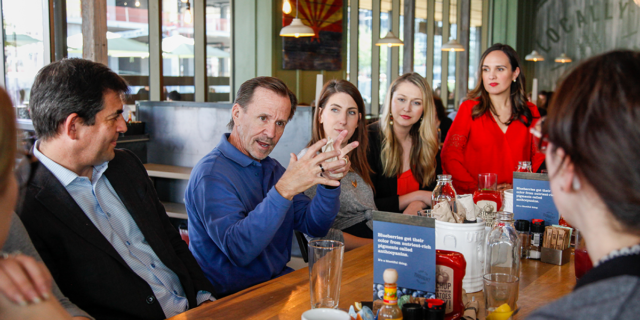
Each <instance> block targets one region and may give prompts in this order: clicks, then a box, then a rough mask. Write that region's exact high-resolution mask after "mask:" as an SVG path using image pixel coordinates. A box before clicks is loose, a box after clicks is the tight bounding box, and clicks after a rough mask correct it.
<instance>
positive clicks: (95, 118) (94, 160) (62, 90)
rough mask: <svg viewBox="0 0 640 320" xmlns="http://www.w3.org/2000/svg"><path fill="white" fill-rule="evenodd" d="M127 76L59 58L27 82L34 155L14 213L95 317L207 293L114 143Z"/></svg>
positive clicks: (157, 315) (121, 315)
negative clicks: (30, 176)
mask: <svg viewBox="0 0 640 320" xmlns="http://www.w3.org/2000/svg"><path fill="white" fill-rule="evenodd" d="M127 90H128V86H127V83H126V82H125V81H124V79H122V78H121V77H120V76H118V75H117V74H115V73H114V72H113V71H111V70H110V69H109V68H107V67H106V66H104V65H102V64H99V63H95V62H91V61H88V60H82V59H65V60H62V61H58V62H54V63H52V64H50V65H48V66H45V67H44V68H43V69H42V70H40V72H39V73H38V75H37V76H36V79H35V82H34V84H33V87H32V89H31V93H32V94H31V100H30V110H31V115H32V119H33V125H34V127H35V130H36V134H37V136H38V141H37V142H36V144H35V146H34V150H33V153H34V155H35V156H36V157H37V158H38V159H39V160H40V164H39V165H38V167H37V168H36V173H35V175H34V178H33V179H32V182H31V183H30V184H29V185H28V186H27V188H26V190H25V196H24V197H25V198H24V205H23V207H22V209H21V210H20V212H18V214H19V215H20V218H21V219H22V221H23V222H24V225H25V227H26V228H27V230H28V232H29V235H30V236H31V239H32V240H33V243H34V245H35V246H36V248H37V249H38V251H39V253H40V255H41V256H42V259H43V260H44V262H45V263H46V265H47V267H48V268H49V270H50V271H51V273H52V275H53V277H54V278H55V280H56V282H57V283H58V285H59V286H60V289H61V290H62V292H63V293H64V294H65V295H67V296H68V297H69V298H70V299H71V301H73V302H74V303H76V304H77V305H78V306H79V307H81V308H82V309H84V310H85V311H87V312H89V314H91V315H92V316H94V317H96V319H98V320H101V319H164V318H168V317H171V316H174V315H176V314H178V313H181V312H183V311H186V310H187V309H189V308H193V307H196V306H197V305H199V304H202V303H203V302H205V301H210V300H213V299H215V298H214V297H213V296H212V294H213V293H214V292H213V290H214V289H213V287H212V286H211V283H210V282H209V281H208V280H207V279H206V277H205V276H204V274H203V272H202V270H201V269H200V267H199V266H198V263H197V262H196V260H195V259H194V258H193V256H192V255H191V253H190V251H189V248H188V247H187V245H186V243H185V242H184V241H182V239H181V238H180V235H179V234H178V232H177V230H176V229H175V228H174V227H173V226H172V225H171V223H170V221H169V218H168V217H167V214H166V211H165V209H164V207H163V206H162V204H161V203H160V202H159V200H158V196H157V194H156V191H155V189H154V187H153V184H152V183H151V180H150V179H149V177H148V175H147V173H146V170H145V168H144V166H143V165H142V163H141V162H140V160H139V159H138V158H137V157H136V156H135V155H134V154H133V153H131V152H129V151H126V150H119V149H115V146H116V140H117V139H118V135H119V134H120V133H121V132H125V131H126V130H127V126H126V123H125V121H124V119H123V117H122V104H123V103H122V101H123V100H122V99H123V94H124V93H126V92H127Z"/></svg>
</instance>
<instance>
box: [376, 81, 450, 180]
mask: <svg viewBox="0 0 640 320" xmlns="http://www.w3.org/2000/svg"><path fill="white" fill-rule="evenodd" d="M403 82H409V83H411V84H413V85H415V86H417V87H418V88H419V89H420V91H421V92H422V108H423V111H422V118H421V120H419V121H418V122H416V123H415V124H414V125H413V126H412V127H411V130H410V132H409V134H410V135H411V141H412V144H411V150H410V152H409V157H410V160H409V161H410V167H411V172H412V173H413V177H414V178H415V179H416V181H418V184H419V185H420V186H422V187H426V186H428V185H429V184H431V183H432V182H433V181H434V179H435V174H436V165H437V164H436V154H437V153H438V129H437V127H436V108H435V104H434V102H433V92H432V91H431V86H429V84H428V83H427V82H426V81H425V79H424V78H423V77H422V76H420V75H419V74H417V73H415V72H413V73H407V74H404V75H402V76H400V77H399V78H398V79H396V80H395V81H394V82H393V83H392V84H391V86H390V87H389V91H388V92H387V97H386V98H385V100H384V106H383V110H382V114H381V115H380V131H381V132H380V136H381V137H382V152H381V157H380V158H381V160H382V168H383V172H382V174H384V175H385V176H386V177H396V176H398V175H399V174H401V173H402V172H401V170H402V162H403V161H402V152H403V150H402V144H401V143H400V141H398V138H397V137H396V136H395V134H394V132H393V127H392V125H391V124H390V121H391V119H392V114H391V101H392V100H391V99H393V94H394V93H395V91H396V89H397V88H398V86H399V85H400V84H401V83H403Z"/></svg>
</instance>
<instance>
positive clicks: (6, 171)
mask: <svg viewBox="0 0 640 320" xmlns="http://www.w3.org/2000/svg"><path fill="white" fill-rule="evenodd" d="M15 112H16V111H15V109H13V104H12V103H11V99H9V96H8V95H7V92H6V91H4V89H2V88H0V194H4V192H5V189H6V188H7V185H8V184H7V183H8V181H9V177H10V175H12V174H13V167H14V166H15V163H16V156H15V155H16V147H17V140H16V115H15Z"/></svg>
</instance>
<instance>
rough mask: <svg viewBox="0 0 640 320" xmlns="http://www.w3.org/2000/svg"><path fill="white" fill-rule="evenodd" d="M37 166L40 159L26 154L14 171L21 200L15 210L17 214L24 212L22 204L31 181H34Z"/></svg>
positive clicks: (19, 199)
mask: <svg viewBox="0 0 640 320" xmlns="http://www.w3.org/2000/svg"><path fill="white" fill-rule="evenodd" d="M37 166H38V159H37V158H36V157H35V156H33V155H32V154H30V153H24V154H23V155H22V157H20V160H19V161H18V162H17V165H16V169H15V170H14V173H15V175H16V181H17V182H18V187H19V198H18V202H17V203H16V208H15V210H16V212H21V211H22V204H23V202H24V197H25V194H26V192H27V187H28V186H29V183H30V182H31V180H33V176H34V173H35V171H36V168H37Z"/></svg>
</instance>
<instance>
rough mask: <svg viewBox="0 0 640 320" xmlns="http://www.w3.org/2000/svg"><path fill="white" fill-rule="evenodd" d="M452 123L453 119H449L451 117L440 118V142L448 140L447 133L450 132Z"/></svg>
mask: <svg viewBox="0 0 640 320" xmlns="http://www.w3.org/2000/svg"><path fill="white" fill-rule="evenodd" d="M452 124H453V120H451V119H449V117H444V119H442V120H440V135H441V137H440V142H442V143H444V141H445V140H447V133H449V129H450V128H451V125H452Z"/></svg>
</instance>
